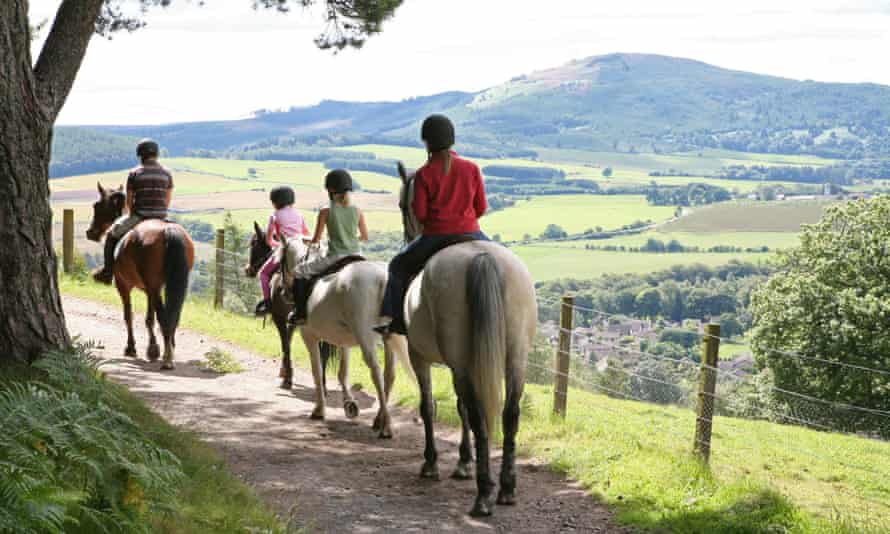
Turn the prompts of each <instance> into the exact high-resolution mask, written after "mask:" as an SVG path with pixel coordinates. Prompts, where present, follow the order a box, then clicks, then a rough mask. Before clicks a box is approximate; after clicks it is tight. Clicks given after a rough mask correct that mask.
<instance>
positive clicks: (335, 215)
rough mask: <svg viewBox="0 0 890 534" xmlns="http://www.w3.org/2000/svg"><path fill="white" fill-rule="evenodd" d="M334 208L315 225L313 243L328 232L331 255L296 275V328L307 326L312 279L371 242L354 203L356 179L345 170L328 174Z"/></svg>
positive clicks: (321, 214)
mask: <svg viewBox="0 0 890 534" xmlns="http://www.w3.org/2000/svg"><path fill="white" fill-rule="evenodd" d="M324 186H325V189H327V190H328V197H329V198H330V201H331V202H330V205H329V206H328V207H327V208H322V209H321V211H319V213H318V220H317V222H316V223H315V234H314V235H313V237H312V243H313V244H316V243H318V242H320V241H321V237H322V235H323V234H324V231H325V228H327V231H328V252H327V254H326V255H325V257H324V258H320V259H318V260H315V261H313V262H310V263H307V264H303V265H300V266H298V267H297V269H296V271H295V273H294V276H295V278H294V302H295V306H294V311H293V313H291V314H290V317H289V318H288V319H289V321H290V323H291V324H292V325H294V326H300V325H303V324H305V322H306V301H307V300H308V299H309V295H308V294H307V289H308V285H309V279H311V278H312V277H313V276H316V275H318V274H320V273H322V272H323V271H324V270H325V269H327V268H329V267H330V266H332V265H334V264H335V263H336V262H337V261H338V260H340V259H341V258H343V257H345V256H353V255H358V254H361V246H360V245H359V241H367V240H368V226H367V224H365V215H364V214H363V213H362V211H361V210H360V209H359V208H358V207H357V206H354V205H353V204H352V202H351V195H350V193H351V191H352V176H350V175H349V173H348V172H347V171H345V170H343V169H336V170H333V171H331V172H329V173H328V174H327V176H325V180H324Z"/></svg>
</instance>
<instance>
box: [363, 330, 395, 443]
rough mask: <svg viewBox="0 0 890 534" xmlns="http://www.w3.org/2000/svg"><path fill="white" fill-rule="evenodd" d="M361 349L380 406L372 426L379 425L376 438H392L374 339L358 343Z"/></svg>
mask: <svg viewBox="0 0 890 534" xmlns="http://www.w3.org/2000/svg"><path fill="white" fill-rule="evenodd" d="M360 344H361V348H362V356H363V357H364V358H365V364H366V365H367V366H368V369H370V370H371V379H372V380H373V381H374V389H376V390H377V404H379V405H380V407H379V409H378V411H377V417H376V418H375V420H374V425H373V426H375V427H376V426H378V425H379V430H380V434H379V435H378V437H381V438H386V439H388V438H391V437H392V421H391V420H390V417H389V409H388V407H387V405H386V404H387V402H386V401H387V398H386V390H385V389H384V387H383V373H381V371H380V362H378V361H377V351H376V348H377V347H376V346H375V343H374V338H373V337H371V338H370V339H363V340H361V342H360Z"/></svg>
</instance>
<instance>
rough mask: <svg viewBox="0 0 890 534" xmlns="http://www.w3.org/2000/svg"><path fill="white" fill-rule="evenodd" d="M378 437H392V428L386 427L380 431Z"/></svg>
mask: <svg viewBox="0 0 890 534" xmlns="http://www.w3.org/2000/svg"><path fill="white" fill-rule="evenodd" d="M377 437H378V438H380V439H392V430H390V429H388V428H384V429H383V430H381V431H380V433H379V434H378V435H377Z"/></svg>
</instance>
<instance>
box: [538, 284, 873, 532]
mask: <svg viewBox="0 0 890 534" xmlns="http://www.w3.org/2000/svg"><path fill="white" fill-rule="evenodd" d="M538 305H539V307H540V308H548V309H549V310H550V311H551V313H550V314H548V315H549V316H553V313H552V311H554V310H556V311H558V312H559V316H560V322H559V325H558V326H552V327H550V328H549V329H547V332H549V333H551V334H553V335H552V336H551V337H550V338H546V337H545V338H544V339H543V340H542V341H539V344H538V346H537V347H536V350H534V351H533V352H532V354H531V356H530V361H529V369H528V377H529V380H530V381H531V382H535V383H538V384H542V385H545V386H550V387H552V390H553V398H554V405H553V406H554V408H553V411H554V413H556V414H558V415H562V416H564V417H572V416H573V414H578V416H579V417H580V416H582V414H588V413H590V412H591V411H592V410H604V411H606V412H608V413H612V414H613V415H615V416H619V417H623V418H624V421H627V418H628V417H633V415H631V413H629V411H624V410H623V409H622V408H621V407H620V405H618V404H615V402H616V401H633V402H635V403H645V404H646V405H650V406H653V409H652V410H647V411H646V413H647V414H648V415H647V420H646V423H645V424H644V425H643V426H644V427H645V428H647V431H646V432H638V435H632V436H629V437H631V438H633V439H634V440H650V439H651V438H653V435H654V436H659V437H657V438H655V440H654V441H655V442H656V445H655V446H659V445H657V443H658V442H659V439H661V440H662V441H661V445H660V446H662V447H666V448H668V447H669V444H670V443H674V442H676V441H677V440H681V441H683V442H685V443H686V448H687V450H688V451H689V452H690V453H693V454H696V455H698V456H700V457H702V458H703V459H704V460H705V461H708V459H709V458H710V466H711V469H712V470H713V471H714V472H715V473H719V474H720V475H721V476H722V477H724V478H726V479H727V480H749V479H755V480H756V481H757V482H759V483H762V484H765V485H768V486H770V487H773V488H775V489H777V490H778V491H780V492H782V493H787V494H790V495H791V496H792V497H799V498H802V499H803V500H804V501H805V502H806V504H807V506H808V507H810V508H814V509H817V510H819V511H820V512H822V513H824V514H828V515H831V514H832V513H835V512H837V511H838V510H839V509H841V507H842V508H843V510H846V511H849V510H856V512H855V514H853V515H855V517H856V521H857V522H858V521H862V524H863V525H864V524H866V523H869V524H871V522H872V521H874V520H875V519H877V520H878V522H879V524H880V525H883V526H886V525H888V524H890V462H888V461H887V456H888V455H890V411H887V410H884V409H880V408H874V407H870V406H863V405H860V404H858V403H856V402H852V401H847V400H844V399H842V398H837V397H836V396H834V397H832V398H821V397H820V396H817V395H813V394H811V393H809V392H803V391H795V390H792V389H787V388H783V387H778V386H777V385H775V384H773V383H771V382H770V381H769V380H768V379H767V378H765V376H764V374H763V373H760V372H757V371H756V370H755V369H751V370H744V369H739V368H737V367H736V366H734V365H733V362H731V361H721V360H720V359H719V347H720V343H721V342H726V341H729V340H728V339H726V338H724V337H722V336H720V334H719V327H717V326H715V325H708V326H707V327H705V328H704V329H703V331H700V332H697V334H698V338H699V342H700V344H701V346H702V356H701V358H700V359H699V360H698V361H696V360H693V359H690V358H688V357H685V358H684V357H676V356H674V355H666V354H658V353H655V352H652V351H650V350H648V349H647V348H646V347H647V346H648V345H647V344H646V343H644V342H643V341H644V340H645V339H646V338H647V336H651V335H652V332H651V331H638V332H635V333H633V334H631V335H621V336H618V335H611V336H609V335H606V334H607V333H608V331H609V326H610V324H614V323H610V322H609V320H610V319H621V320H627V317H626V316H620V315H618V314H612V313H608V312H605V311H603V310H597V309H594V308H591V307H588V306H582V305H576V304H574V302H573V299H572V298H570V297H568V298H564V299H562V300H556V299H547V298H540V299H539V302H538ZM579 313H583V314H584V317H585V318H589V317H591V316H594V317H600V318H602V319H603V320H602V321H584V322H586V323H587V324H588V325H589V326H584V327H576V326H575V323H576V321H575V319H576V318H577V315H578V314H579ZM578 322H582V321H578ZM613 334H614V332H613ZM625 334H626V333H625ZM542 342H543V346H541V343H542ZM765 350H766V351H767V352H770V353H775V354H776V355H777V357H783V358H794V359H795V360H799V361H800V362H802V364H806V365H813V366H828V367H831V368H832V369H833V370H834V372H835V373H858V374H859V375H860V376H861V377H862V378H863V379H867V378H868V377H885V376H887V371H886V370H884V369H879V368H875V367H868V366H865V365H855V364H849V363H846V362H839V361H834V360H831V359H829V358H826V357H821V356H812V355H804V354H799V353H796V352H793V351H786V350H775V351H771V350H769V349H765ZM591 394H592V395H593V396H591ZM888 394H890V391H888ZM607 398H609V399H614V400H609V399H607ZM658 407H660V408H662V409H663V411H661V412H659V410H658V409H657V408H658ZM676 409H679V410H680V412H679V413H680V414H685V415H682V416H681V417H678V416H677V414H676ZM630 428H640V426H639V425H631V424H619V425H616V428H615V430H616V431H626V430H627V429H630ZM623 433H626V432H623ZM665 440H666V441H665ZM796 500H797V499H796ZM844 515H849V514H846V513H845V514H844ZM857 524H858V523H857Z"/></svg>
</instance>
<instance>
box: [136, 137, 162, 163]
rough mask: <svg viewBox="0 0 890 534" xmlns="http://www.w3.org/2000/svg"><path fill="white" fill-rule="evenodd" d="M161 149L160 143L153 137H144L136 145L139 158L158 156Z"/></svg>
mask: <svg viewBox="0 0 890 534" xmlns="http://www.w3.org/2000/svg"><path fill="white" fill-rule="evenodd" d="M160 151H161V149H160V148H159V147H158V144H157V143H156V142H155V141H154V140H152V139H148V138H146V139H143V140H142V141H139V144H138V145H136V155H137V156H138V157H139V159H148V158H156V157H158V154H159V153H160Z"/></svg>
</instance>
